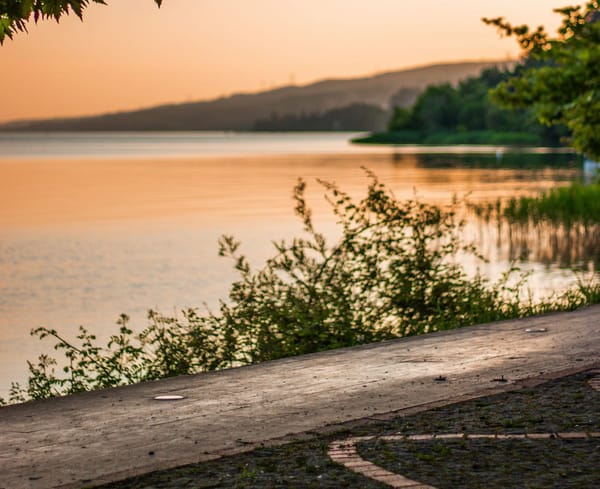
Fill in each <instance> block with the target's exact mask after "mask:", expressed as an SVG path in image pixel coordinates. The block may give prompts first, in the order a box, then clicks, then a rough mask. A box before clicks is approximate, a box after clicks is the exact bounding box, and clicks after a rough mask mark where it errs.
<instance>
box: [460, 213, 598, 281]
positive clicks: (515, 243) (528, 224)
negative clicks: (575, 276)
mask: <svg viewBox="0 0 600 489" xmlns="http://www.w3.org/2000/svg"><path fill="white" fill-rule="evenodd" d="M487 209H488V211H489V210H490V209H493V211H492V212H488V213H484V212H481V210H480V208H479V210H477V208H476V207H475V208H473V207H471V211H472V212H471V216H472V218H473V219H476V220H478V221H479V226H478V229H479V237H478V239H479V241H480V243H481V246H482V248H483V247H485V246H486V245H485V244H484V243H495V246H496V247H497V249H498V251H499V254H500V256H502V257H504V258H505V259H506V260H509V261H511V262H521V263H523V262H537V263H541V264H543V265H545V266H547V267H560V268H565V269H572V270H576V271H585V272H593V271H600V224H593V223H583V222H577V221H574V222H570V223H564V222H553V221H550V220H543V221H534V220H533V219H528V220H526V221H525V222H515V221H512V220H510V219H509V218H507V217H505V216H503V215H502V213H500V212H494V211H495V210H496V209H497V207H495V206H488V207H487Z"/></svg>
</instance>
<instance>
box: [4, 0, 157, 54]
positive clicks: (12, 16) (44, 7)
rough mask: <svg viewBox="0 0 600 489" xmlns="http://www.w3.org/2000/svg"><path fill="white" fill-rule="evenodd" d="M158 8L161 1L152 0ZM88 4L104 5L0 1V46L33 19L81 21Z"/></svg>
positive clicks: (83, 0)
mask: <svg viewBox="0 0 600 489" xmlns="http://www.w3.org/2000/svg"><path fill="white" fill-rule="evenodd" d="M154 2H155V3H156V4H157V5H158V6H159V7H160V5H161V3H162V0H154ZM90 3H100V4H103V5H106V2H105V0H0V44H2V43H3V42H4V40H5V38H7V37H8V38H9V39H12V38H13V36H14V35H15V33H16V32H19V31H20V32H24V31H27V22H28V21H29V20H30V19H31V17H33V19H34V21H35V22H37V21H38V20H40V19H54V20H56V21H57V22H58V21H59V20H60V18H61V17H62V16H63V15H67V14H69V13H70V12H73V13H74V14H75V15H76V16H77V17H79V18H80V19H83V10H84V9H85V8H86V7H87V6H88V5H89V4H90Z"/></svg>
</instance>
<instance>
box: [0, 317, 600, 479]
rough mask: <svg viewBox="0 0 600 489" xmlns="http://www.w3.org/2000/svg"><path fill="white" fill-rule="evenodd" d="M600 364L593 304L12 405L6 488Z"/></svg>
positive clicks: (122, 472)
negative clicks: (162, 397)
mask: <svg viewBox="0 0 600 489" xmlns="http://www.w3.org/2000/svg"><path fill="white" fill-rule="evenodd" d="M599 362H600V306H593V307H590V308H586V309H581V310H579V311H575V312H572V313H561V314H553V315H547V316H542V317H537V318H530V319H525V320H519V321H505V322H499V323H492V324H486V325H481V326H476V327H471V328H465V329H461V330H456V331H450V332H443V333H436V334H430V335H424V336H419V337H413V338H406V339H401V340H395V341H390V342H385V343H379V344H375V345H367V346H362V347H357V348H349V349H343V350H337V351H331V352H325V353H320V354H314V355H307V356H303V357H297V358H292V359H285V360H280V361H276V362H268V363H265V364H262V365H255V366H251V367H244V368H238V369H231V370H225V371H221V372H211V373H207V374H200V375H196V376H189V377H179V378H175V379H168V380H163V381H158V382H151V383H146V384H140V385H136V386H128V387H123V388H118V389H110V390H105V391H97V392H91V393H85V394H80V395H77V396H71V397H67V398H61V399H51V400H48V401H42V402H31V403H27V404H23V405H18V406H9V407H5V408H0V474H1V476H0V488H4V489H18V488H52V487H62V488H71V487H83V486H86V485H93V484H100V483H102V482H108V481H114V480H119V479H123V478H125V477H128V476H132V475H136V474H142V473H146V472H150V471H153V470H158V469H166V468H170V467H175V466H178V465H183V464H187V463H194V462H199V461H203V460H210V459H214V458H217V457H220V456H222V455H227V454H233V453H238V452H240V451H245V450H249V449H252V448H254V447H256V446H259V445H260V444H262V443H275V442H277V440H282V439H289V438H290V437H291V436H294V435H300V434H302V433H306V432H310V431H315V430H318V431H321V430H324V429H327V428H328V427H331V426H332V425H336V424H341V423H344V422H348V421H352V420H359V419H363V418H368V417H377V416H385V415H386V414H389V413H391V412H414V411H417V410H423V409H427V408H429V407H432V406H434V405H440V404H445V403H448V402H453V401H456V400H460V399H466V398H470V397H477V396H481V395H486V394H490V393H494V392H500V391H503V390H509V389H517V388H519V387H520V385H521V381H523V380H525V379H529V381H530V382H531V381H533V382H535V381H536V379H539V378H541V377H542V376H552V375H557V374H558V373H560V372H563V371H567V370H579V369H584V368H590V367H591V366H594V365H597V364H598V363H599ZM158 395H180V396H184V399H183V400H179V401H157V400H154V397H155V396H158Z"/></svg>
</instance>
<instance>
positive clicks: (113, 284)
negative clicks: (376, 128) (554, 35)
mask: <svg viewBox="0 0 600 489" xmlns="http://www.w3.org/2000/svg"><path fill="white" fill-rule="evenodd" d="M351 136H352V135H350V134H347V133H333V134H331V133H330V134H300V135H277V134H258V135H255V134H220V133H173V134H170V133H133V134H110V133H106V134H7V133H5V134H2V133H0V396H2V395H6V392H7V388H8V386H9V383H10V381H11V380H21V381H22V380H24V379H25V378H26V364H25V360H26V359H35V358H36V357H37V355H38V354H39V353H41V352H50V351H52V350H51V344H50V343H43V342H40V341H39V340H37V339H33V338H31V337H30V336H29V331H30V329H32V328H34V327H37V326H47V327H54V328H57V329H59V330H60V331H61V332H63V333H64V334H65V335H67V336H70V335H74V334H75V332H76V330H77V327H78V326H79V325H80V324H82V325H85V326H86V327H88V328H89V329H91V330H93V331H94V332H96V333H98V336H99V338H106V337H108V336H109V335H110V334H111V333H113V332H114V331H115V326H114V323H115V320H116V319H117V317H118V316H119V314H120V313H123V312H125V313H127V314H129V315H130V316H131V317H132V318H133V326H134V327H136V328H139V329H141V328H143V327H144V325H145V319H144V318H145V312H146V310H147V309H148V308H155V309H158V310H160V311H161V312H164V313H176V312H177V311H178V310H180V309H181V308H184V307H186V306H198V307H203V304H207V305H209V306H214V305H216V304H217V303H218V299H219V298H225V297H226V293H227V290H228V284H229V283H230V282H231V281H232V279H233V278H235V274H234V273H232V271H231V268H232V267H231V263H229V262H228V261H227V260H225V259H223V258H219V257H218V256H217V240H218V238H219V236H220V235H222V234H224V233H226V234H233V235H235V236H236V237H238V238H239V239H240V240H241V241H242V243H243V250H245V251H246V252H247V254H248V255H249V256H250V258H251V261H252V262H253V263H255V264H256V265H259V264H260V263H261V261H262V260H264V259H265V258H266V257H268V256H269V255H270V254H271V250H272V245H271V241H272V240H276V239H280V238H286V237H290V236H292V235H293V234H297V233H298V232H299V230H300V225H299V223H297V222H296V219H295V218H294V215H293V203H292V199H291V195H292V187H293V186H294V184H295V183H296V181H297V179H298V178H300V177H301V178H304V179H305V180H307V182H308V183H309V191H308V196H309V202H311V204H312V206H313V208H314V212H315V216H316V220H317V222H318V223H319V225H321V226H322V227H323V228H324V229H325V230H326V233H327V234H328V235H329V236H332V237H335V235H336V233H337V231H336V227H335V223H334V222H333V219H332V218H331V216H330V215H329V214H328V211H327V205H326V204H325V203H324V201H323V200H322V198H321V196H322V189H321V188H320V187H319V185H318V184H317V183H316V180H317V179H324V180H328V181H335V182H337V183H338V184H339V186H340V187H341V188H343V189H345V190H347V191H349V192H350V193H351V194H352V195H356V196H360V195H361V194H362V193H363V192H364V190H365V188H366V183H367V177H366V175H365V172H364V170H363V169H362V168H361V167H363V166H364V167H367V168H369V169H370V170H372V171H373V172H375V173H376V174H377V175H378V176H379V178H380V179H381V180H382V181H383V182H384V183H386V184H387V185H389V187H390V188H392V189H393V191H394V192H395V194H396V196H397V197H399V198H412V197H414V196H415V195H416V196H418V197H419V198H420V199H422V200H426V201H432V202H436V203H447V202H449V201H450V200H451V199H452V197H453V195H459V196H462V195H466V194H469V195H470V197H469V198H470V199H471V200H476V201H485V200H491V199H495V198H497V197H505V196H512V195H523V194H532V193H535V192H537V191H539V190H541V189H545V188H549V187H552V186H555V185H557V184H558V183H567V182H569V181H571V180H572V179H574V178H576V177H578V175H579V174H580V168H579V166H578V165H576V164H569V161H570V160H572V159H573V158H572V157H571V156H569V155H564V154H562V155H561V154H538V153H536V152H533V153H530V154H522V155H520V156H514V155H508V154H507V153H505V155H504V157H503V158H502V161H501V164H500V165H499V164H498V163H497V159H496V151H497V150H498V148H482V147H478V148H468V147H450V148H440V147H436V148H424V147H402V148H374V147H357V146H352V145H350V144H349V143H348V140H349V138H350V137H351ZM469 229H470V231H469V232H470V233H472V235H473V236H475V237H478V239H479V238H481V240H482V241H481V247H482V251H483V252H484V253H485V254H486V255H487V256H488V257H489V258H490V260H491V261H490V263H488V264H479V267H480V269H481V270H482V271H483V272H484V273H485V274H487V275H488V276H490V277H493V278H495V277H498V276H499V275H500V274H501V273H502V271H504V270H505V269H506V268H507V267H508V253H509V251H508V250H507V249H506V246H501V247H500V248H498V246H497V244H498V243H497V241H498V240H497V236H494V235H493V232H492V233H491V234H490V233H488V231H485V230H484V231H485V232H482V229H481V226H477V225H472V226H471V227H470V228H469ZM542 238H544V237H542ZM501 244H502V243H501ZM543 261H544V263H542V261H541V260H540V261H539V262H537V261H535V260H529V261H528V262H527V263H525V264H524V266H525V267H526V268H528V269H531V270H533V271H534V273H533V276H532V277H531V280H530V283H531V286H532V288H533V289H534V290H535V292H536V293H538V294H540V293H546V292H549V291H552V290H558V289H560V288H562V287H564V286H565V285H566V284H569V283H571V282H572V280H573V279H572V274H571V272H569V271H567V270H565V269H561V268H560V267H558V266H557V265H556V264H553V263H552V260H550V261H549V260H547V259H546V260H543ZM468 266H469V267H471V268H473V267H474V265H473V264H469V265H468Z"/></svg>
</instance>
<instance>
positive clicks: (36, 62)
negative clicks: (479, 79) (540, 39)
mask: <svg viewBox="0 0 600 489" xmlns="http://www.w3.org/2000/svg"><path fill="white" fill-rule="evenodd" d="M108 3H109V5H108V6H102V5H92V6H91V7H90V8H88V9H87V10H86V12H85V16H84V22H83V23H82V22H80V21H79V20H78V19H76V18H74V17H70V18H65V19H64V20H62V21H61V23H60V24H59V25H57V24H56V23H54V22H52V21H46V22H41V23H40V24H38V25H37V26H36V25H33V24H32V25H31V27H30V32H29V34H18V35H17V36H16V37H15V39H14V40H13V41H7V42H5V44H4V45H3V46H2V47H0V87H1V90H0V121H7V120H13V119H22V118H37V117H53V116H70V115H83V114H93V113H99V112H108V111H116V110H127V109H134V108H140V107H147V106H151V105H156V104H159V103H165V102H184V101H190V100H199V99H207V98H215V97H218V96H222V95H228V94H232V93H234V92H240V91H258V90H261V89H267V88H271V87H275V86H281V85H287V84H290V83H291V82H293V83H295V84H305V83H308V82H311V81H315V80H318V79H322V78H332V77H335V78H339V77H353V76H362V75H366V74H371V73H374V72H380V71H388V70H395V69H399V68H403V67H409V66H415V65H422V64H428V63H432V62H437V61H454V60H480V59H503V58H506V57H507V56H509V55H510V56H515V55H517V54H518V50H517V47H516V44H515V42H514V41H513V40H506V39H505V40H501V39H499V37H498V35H497V33H496V31H495V30H494V29H493V28H490V27H486V26H485V25H483V24H482V23H481V21H480V18H481V17H482V16H488V17H494V16H499V15H504V16H505V17H507V18H509V19H510V20H512V21H513V22H515V23H522V22H525V23H528V24H535V25H538V24H544V25H546V26H548V27H550V28H552V30H554V28H555V27H556V25H557V24H558V19H559V18H558V16H557V15H556V14H553V13H552V8H555V7H560V6H564V5H566V4H569V2H567V1H566V0H563V1H553V0H500V1H496V0H493V1H492V0H490V1H488V0H454V1H446V0H438V1H436V2H415V1H410V2H408V1H402V0H369V1H367V0H219V1H217V0H164V3H163V7H162V8H161V9H160V10H159V9H157V8H156V6H155V5H154V3H153V2H152V0H108Z"/></svg>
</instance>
